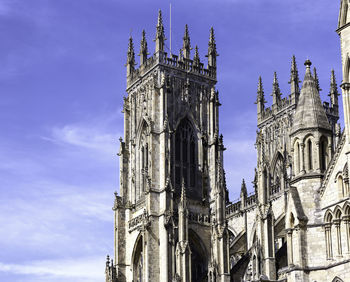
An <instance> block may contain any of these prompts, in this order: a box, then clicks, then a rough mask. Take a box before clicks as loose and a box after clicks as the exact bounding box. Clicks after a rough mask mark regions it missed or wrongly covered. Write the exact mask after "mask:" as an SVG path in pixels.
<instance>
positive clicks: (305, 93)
mask: <svg viewBox="0 0 350 282" xmlns="http://www.w3.org/2000/svg"><path fill="white" fill-rule="evenodd" d="M305 66H306V73H305V78H304V82H303V87H302V89H301V93H300V97H299V101H298V104H297V108H296V112H295V116H294V122H293V130H292V132H296V131H298V130H300V129H307V128H322V129H327V130H331V126H330V124H329V122H328V118H327V116H326V113H325V110H324V108H323V106H322V102H321V98H320V94H319V91H318V89H317V88H318V87H317V83H316V81H315V78H314V77H313V76H312V74H311V70H310V66H311V62H310V61H309V60H307V61H306V62H305Z"/></svg>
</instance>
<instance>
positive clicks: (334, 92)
mask: <svg viewBox="0 0 350 282" xmlns="http://www.w3.org/2000/svg"><path fill="white" fill-rule="evenodd" d="M328 96H330V98H331V106H332V107H334V106H338V105H339V104H338V96H339V93H338V86H337V81H336V79H335V74H334V69H332V72H331V87H330V90H329V94H328Z"/></svg>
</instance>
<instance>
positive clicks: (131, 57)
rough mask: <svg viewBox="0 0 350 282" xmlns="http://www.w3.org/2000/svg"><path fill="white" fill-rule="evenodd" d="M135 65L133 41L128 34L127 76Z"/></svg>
mask: <svg viewBox="0 0 350 282" xmlns="http://www.w3.org/2000/svg"><path fill="white" fill-rule="evenodd" d="M135 65H136V63H135V51H134V43H133V41H132V37H131V36H130V38H129V45H128V53H127V60H126V73H127V76H129V75H130V74H131V73H132V72H133V71H134V67H135Z"/></svg>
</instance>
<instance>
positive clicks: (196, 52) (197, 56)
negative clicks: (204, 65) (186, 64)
mask: <svg viewBox="0 0 350 282" xmlns="http://www.w3.org/2000/svg"><path fill="white" fill-rule="evenodd" d="M193 63H194V64H195V65H199V63H200V59H199V53H198V46H197V45H196V47H195V52H194V57H193Z"/></svg>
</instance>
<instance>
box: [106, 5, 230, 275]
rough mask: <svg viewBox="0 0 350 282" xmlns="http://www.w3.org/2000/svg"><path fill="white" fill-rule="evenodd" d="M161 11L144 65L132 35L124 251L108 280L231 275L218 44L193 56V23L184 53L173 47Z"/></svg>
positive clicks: (123, 165)
mask: <svg viewBox="0 0 350 282" xmlns="http://www.w3.org/2000/svg"><path fill="white" fill-rule="evenodd" d="M165 40H166V38H165V34H164V26H163V22H162V14H161V12H160V11H159V15H158V23H157V27H156V36H155V40H154V41H155V53H154V54H153V55H152V56H150V57H148V46H147V41H146V33H145V32H144V31H143V32H142V40H141V47H140V53H139V54H140V65H139V67H138V68H135V66H136V61H135V52H134V44H133V40H132V38H131V37H130V39H129V47H128V52H127V63H126V71H127V89H126V92H127V96H126V97H124V107H123V113H124V138H123V139H120V151H119V156H120V196H118V195H117V194H116V197H115V204H114V207H113V210H114V213H115V242H114V244H115V245H114V248H115V254H114V260H113V261H109V259H108V261H107V265H106V281H108V282H116V281H183V282H185V281H186V282H187V281H193V282H195V281H229V279H230V278H229V264H228V260H229V254H228V249H229V245H228V244H229V242H228V241H229V240H228V230H227V226H226V225H227V223H226V221H225V205H226V200H227V199H226V198H227V189H226V186H225V179H224V170H223V151H224V149H225V148H224V145H223V138H222V136H220V135H219V121H218V118H219V106H220V103H219V93H218V91H217V90H216V89H215V85H216V57H217V56H218V54H217V51H216V43H215V37H214V30H213V29H211V30H210V37H209V46H208V54H207V57H208V65H207V66H204V63H203V62H201V60H200V57H199V52H198V47H196V48H195V52H194V57H193V59H191V50H192V48H191V41H190V33H189V29H188V26H187V25H186V27H185V35H184V37H183V48H182V50H181V52H180V56H176V55H174V54H167V52H166V51H165Z"/></svg>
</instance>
